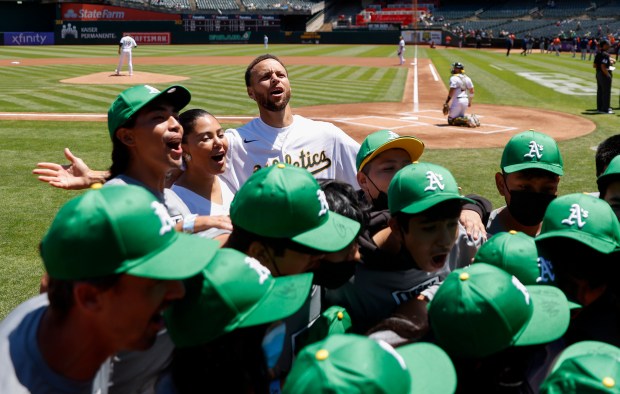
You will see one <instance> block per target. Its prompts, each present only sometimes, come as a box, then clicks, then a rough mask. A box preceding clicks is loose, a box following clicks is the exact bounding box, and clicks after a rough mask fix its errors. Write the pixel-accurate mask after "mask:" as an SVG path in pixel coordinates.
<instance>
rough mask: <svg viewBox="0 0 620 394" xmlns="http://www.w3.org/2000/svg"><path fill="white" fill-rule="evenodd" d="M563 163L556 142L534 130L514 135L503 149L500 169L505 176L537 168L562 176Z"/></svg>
mask: <svg viewBox="0 0 620 394" xmlns="http://www.w3.org/2000/svg"><path fill="white" fill-rule="evenodd" d="M563 166H564V162H563V161H562V155H561V154H560V149H559V148H558V144H557V142H555V140H554V139H553V138H551V137H550V136H548V135H547V134H543V133H539V132H537V131H534V130H528V131H524V132H522V133H519V134H516V135H514V136H513V137H512V138H511V139H510V141H508V143H507V144H506V146H505V147H504V153H503V154H502V162H501V168H502V170H503V171H504V172H505V173H506V174H510V173H512V172H516V171H521V170H529V169H532V168H538V169H541V170H546V171H550V172H552V173H554V174H556V175H564V169H563Z"/></svg>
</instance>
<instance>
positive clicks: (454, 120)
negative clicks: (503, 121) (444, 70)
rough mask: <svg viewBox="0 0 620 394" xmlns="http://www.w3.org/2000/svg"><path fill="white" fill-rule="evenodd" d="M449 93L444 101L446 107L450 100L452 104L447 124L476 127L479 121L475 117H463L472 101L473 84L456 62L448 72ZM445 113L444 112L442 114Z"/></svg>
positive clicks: (460, 65)
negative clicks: (449, 74)
mask: <svg viewBox="0 0 620 394" xmlns="http://www.w3.org/2000/svg"><path fill="white" fill-rule="evenodd" d="M450 72H451V73H452V76H451V77H450V92H449V93H448V98H447V99H446V102H445V105H447V104H448V103H449V102H450V100H451V99H452V104H451V105H450V109H449V112H448V124H450V125H452V126H466V127H478V126H480V121H479V120H478V117H477V116H476V115H473V114H472V115H470V116H467V115H465V111H467V108H468V107H471V103H472V101H473V99H474V83H473V82H472V81H471V78H469V77H468V76H467V75H465V74H464V67H463V64H462V63H459V62H456V63H454V64H452V69H451V70H450ZM444 113H445V112H444Z"/></svg>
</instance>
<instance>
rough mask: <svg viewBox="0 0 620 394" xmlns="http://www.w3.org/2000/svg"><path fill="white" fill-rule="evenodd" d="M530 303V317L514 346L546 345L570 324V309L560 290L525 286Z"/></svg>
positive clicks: (551, 287) (544, 286) (559, 335)
mask: <svg viewBox="0 0 620 394" xmlns="http://www.w3.org/2000/svg"><path fill="white" fill-rule="evenodd" d="M525 287H526V289H527V291H528V293H529V295H530V298H531V300H530V301H531V302H532V317H531V318H530V320H529V321H528V323H527V325H526V326H525V327H524V329H523V331H521V334H520V335H519V337H518V338H517V339H516V340H515V342H514V346H529V345H538V344H542V343H547V342H551V341H554V340H556V339H558V338H560V337H561V336H562V335H564V333H565V332H566V329H567V328H568V323H569V322H570V309H569V305H568V301H567V300H566V296H565V295H564V293H563V292H562V290H560V289H558V288H557V287H553V286H546V285H533V286H525Z"/></svg>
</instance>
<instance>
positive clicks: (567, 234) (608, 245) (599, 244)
mask: <svg viewBox="0 0 620 394" xmlns="http://www.w3.org/2000/svg"><path fill="white" fill-rule="evenodd" d="M556 237H563V238H569V239H572V240H574V241H577V242H580V243H582V244H584V245H587V246H589V247H591V248H592V249H594V250H597V251H599V252H601V253H603V254H609V253H612V252H615V251H617V250H618V247H617V246H616V243H615V242H610V241H608V240H604V239H601V238H599V237H596V236H595V235H593V234H590V233H586V232H584V231H576V230H572V229H563V230H555V231H549V232H546V233H544V234H540V235H538V236H537V237H536V239H535V241H536V242H540V241H543V240H545V239H549V238H556Z"/></svg>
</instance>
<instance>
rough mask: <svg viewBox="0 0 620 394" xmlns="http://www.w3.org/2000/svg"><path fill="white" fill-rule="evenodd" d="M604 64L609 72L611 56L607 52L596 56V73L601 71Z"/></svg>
mask: <svg viewBox="0 0 620 394" xmlns="http://www.w3.org/2000/svg"><path fill="white" fill-rule="evenodd" d="M602 64H604V65H605V67H606V68H607V69H608V70H609V54H608V53H607V52H605V51H601V52H599V53H597V54H596V56H595V57H594V65H595V66H596V71H597V72H598V71H601V65H602Z"/></svg>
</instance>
